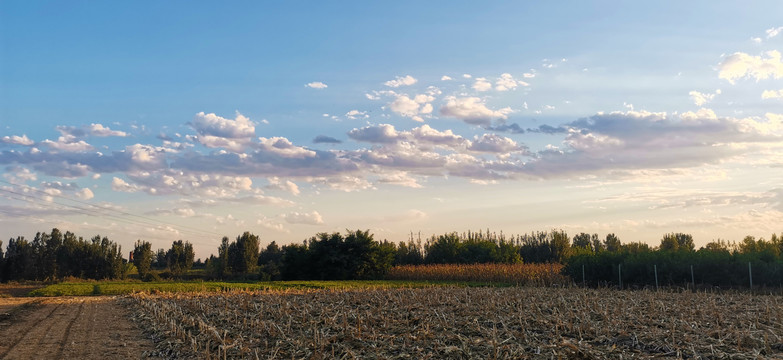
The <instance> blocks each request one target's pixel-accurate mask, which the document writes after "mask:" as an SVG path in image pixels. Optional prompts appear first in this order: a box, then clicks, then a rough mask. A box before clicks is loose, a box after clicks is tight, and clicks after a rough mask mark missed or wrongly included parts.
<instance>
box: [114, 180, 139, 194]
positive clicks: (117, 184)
mask: <svg viewBox="0 0 783 360" xmlns="http://www.w3.org/2000/svg"><path fill="white" fill-rule="evenodd" d="M111 189H112V190H114V191H120V192H128V193H133V192H137V191H139V187H138V186H136V185H131V184H128V183H127V182H126V181H125V180H122V179H120V178H118V177H114V178H113V179H112V180H111Z"/></svg>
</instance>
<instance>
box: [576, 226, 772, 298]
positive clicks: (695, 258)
mask: <svg viewBox="0 0 783 360" xmlns="http://www.w3.org/2000/svg"><path fill="white" fill-rule="evenodd" d="M773 239H775V240H774V241H765V240H764V239H760V240H756V239H755V238H753V237H746V238H745V239H744V240H743V242H742V243H741V244H740V245H739V246H733V245H731V244H729V243H727V242H724V241H720V240H718V241H713V242H711V243H708V244H707V245H705V246H704V247H702V248H701V249H699V250H698V251H693V250H692V247H691V245H692V243H693V238H692V237H691V236H690V235H687V234H667V235H666V236H664V238H663V240H662V242H661V248H659V249H651V248H650V247H649V246H647V245H646V244H642V243H629V244H626V245H623V246H622V247H621V248H620V250H619V251H604V252H599V253H589V252H579V253H575V254H574V255H573V256H571V257H569V258H568V259H567V261H566V262H565V268H564V272H565V273H566V274H567V275H569V276H571V278H572V279H573V280H574V281H575V282H578V283H581V281H582V276H583V275H582V269H583V268H584V278H585V280H586V283H587V285H589V286H597V285H617V284H618V282H619V280H620V279H619V278H620V273H619V272H618V267H619V265H622V282H623V284H624V286H639V287H642V286H653V287H654V286H655V268H656V266H657V269H658V284H659V285H660V286H683V287H685V286H691V283H692V281H695V283H696V286H702V287H703V286H719V287H723V288H725V287H747V286H748V285H749V284H750V281H749V280H750V279H749V274H748V270H749V269H748V263H750V264H751V268H752V271H753V284H754V286H781V285H783V258H781V256H780V252H779V245H780V244H779V242H780V240H778V239H779V238H778V237H777V236H773ZM691 267H692V268H693V278H692V277H691Z"/></svg>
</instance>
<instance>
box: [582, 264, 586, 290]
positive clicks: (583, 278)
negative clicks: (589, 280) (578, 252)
mask: <svg viewBox="0 0 783 360" xmlns="http://www.w3.org/2000/svg"><path fill="white" fill-rule="evenodd" d="M585 285H586V284H585V266H584V264H582V287H585Z"/></svg>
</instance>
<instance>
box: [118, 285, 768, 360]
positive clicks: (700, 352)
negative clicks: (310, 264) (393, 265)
mask: <svg viewBox="0 0 783 360" xmlns="http://www.w3.org/2000/svg"><path fill="white" fill-rule="evenodd" d="M132 302H133V303H134V304H135V305H134V306H136V307H137V309H138V312H137V316H138V317H139V320H140V321H143V322H145V323H146V324H147V326H153V327H154V328H156V329H157V330H158V332H159V333H165V334H167V336H168V339H169V340H168V341H162V342H160V345H159V346H160V347H168V348H167V349H160V350H161V351H163V352H165V353H167V354H180V355H183V356H197V357H202V358H225V357H227V358H264V359H267V358H289V359H290V358H311V359H322V358H360V359H375V358H384V359H387V358H412V359H426V358H438V359H441V358H454V359H463V358H477V359H478V358H481V359H493V358H542V359H549V358H607V357H609V358H620V357H622V358H629V357H633V358H650V357H666V358H668V357H675V358H676V357H696V358H699V357H702V358H732V359H738V358H739V359H743V358H747V359H751V358H753V359H755V358H770V357H778V358H782V357H783V297H780V296H752V295H747V294H736V293H724V294H704V293H667V292H649V291H613V290H590V289H556V288H518V287H517V288H427V289H391V290H359V291H310V292H235V293H222V294H159V295H149V294H137V295H133V297H132Z"/></svg>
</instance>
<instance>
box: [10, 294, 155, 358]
mask: <svg viewBox="0 0 783 360" xmlns="http://www.w3.org/2000/svg"><path fill="white" fill-rule="evenodd" d="M0 309H1V310H0V359H130V358H141V357H145V356H146V354H148V353H150V352H151V351H153V350H154V349H155V346H154V344H153V342H152V340H150V339H147V338H145V337H144V335H143V334H142V331H141V330H140V329H139V328H138V327H137V326H136V324H135V323H133V322H131V321H130V320H129V317H128V310H127V309H126V308H125V307H124V306H122V305H120V304H119V302H118V299H117V298H114V297H109V296H99V297H60V298H0Z"/></svg>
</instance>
